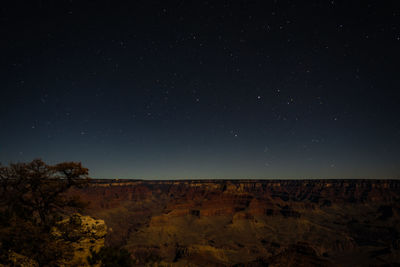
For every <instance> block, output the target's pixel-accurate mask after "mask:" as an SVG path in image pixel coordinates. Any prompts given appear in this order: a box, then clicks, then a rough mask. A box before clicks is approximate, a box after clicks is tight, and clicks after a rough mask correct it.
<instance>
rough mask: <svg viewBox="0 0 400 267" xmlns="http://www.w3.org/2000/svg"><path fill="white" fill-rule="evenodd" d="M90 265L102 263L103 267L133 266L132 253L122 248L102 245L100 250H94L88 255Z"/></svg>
mask: <svg viewBox="0 0 400 267" xmlns="http://www.w3.org/2000/svg"><path fill="white" fill-rule="evenodd" d="M88 262H89V264H90V265H95V264H97V263H101V266H102V267H114V266H119V267H130V266H133V261H132V259H131V255H130V253H129V252H128V251H127V250H125V249H121V248H116V247H102V248H101V249H100V251H99V252H95V251H92V255H91V256H90V257H88Z"/></svg>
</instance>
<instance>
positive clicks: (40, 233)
mask: <svg viewBox="0 0 400 267" xmlns="http://www.w3.org/2000/svg"><path fill="white" fill-rule="evenodd" d="M88 179H89V178H88V169H86V168H84V167H82V165H81V163H76V162H65V163H60V164H56V165H48V164H46V163H44V162H43V161H42V160H40V159H36V160H33V161H32V162H30V163H16V164H10V165H9V166H1V165H0V262H6V261H7V255H8V253H9V252H10V251H12V252H13V253H18V254H21V255H23V256H26V257H29V258H31V259H34V260H35V261H37V262H38V263H39V265H40V266H53V265H57V261H58V260H59V259H62V258H68V257H71V255H69V254H70V250H68V248H67V247H66V246H67V244H66V243H65V242H61V241H60V240H57V239H56V238H55V237H54V236H53V235H52V234H51V230H52V228H53V227H54V226H55V225H56V223H57V222H58V221H60V220H61V219H62V217H63V215H65V214H66V213H69V212H71V211H77V210H78V211H79V210H80V209H82V208H83V206H84V204H83V203H82V202H80V201H79V199H78V198H76V197H72V196H68V195H67V194H66V192H67V191H68V189H70V188H71V187H83V186H85V185H86V184H87V183H88Z"/></svg>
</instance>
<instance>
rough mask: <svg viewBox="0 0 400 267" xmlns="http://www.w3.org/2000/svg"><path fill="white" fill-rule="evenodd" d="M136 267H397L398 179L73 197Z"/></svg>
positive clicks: (103, 189) (118, 190) (148, 184)
mask: <svg viewBox="0 0 400 267" xmlns="http://www.w3.org/2000/svg"><path fill="white" fill-rule="evenodd" d="M69 194H72V195H78V196H80V198H81V199H82V200H83V201H85V202H87V203H88V207H87V209H86V210H85V215H89V216H91V217H94V218H96V219H101V220H104V221H105V224H106V225H107V227H108V234H107V236H106V244H107V245H108V246H115V247H121V248H124V249H126V250H128V251H129V252H130V253H131V255H132V258H133V260H134V262H135V264H136V265H137V266H397V265H398V264H400V201H399V200H400V181H399V180H159V181H149V180H124V179H93V180H92V181H91V183H90V184H89V186H87V187H85V188H82V189H72V190H71V191H70V192H69Z"/></svg>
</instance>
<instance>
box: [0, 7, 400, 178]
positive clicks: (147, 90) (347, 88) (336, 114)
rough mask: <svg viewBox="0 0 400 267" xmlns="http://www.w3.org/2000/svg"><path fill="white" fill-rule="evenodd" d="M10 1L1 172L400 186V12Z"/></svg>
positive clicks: (0, 23) (2, 63)
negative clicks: (34, 166) (55, 169)
mask: <svg viewBox="0 0 400 267" xmlns="http://www.w3.org/2000/svg"><path fill="white" fill-rule="evenodd" d="M7 2H8V3H6V4H5V3H2V6H1V10H0V36H1V42H0V47H1V60H0V75H1V79H0V99H1V105H0V129H1V131H0V161H1V162H2V164H5V165H7V164H8V163H10V162H26V161H30V160H32V159H34V158H42V159H43V160H45V161H46V162H49V163H58V162H62V161H81V162H82V163H83V165H84V166H86V167H88V168H89V170H90V176H91V177H96V178H138V179H171V178H177V179H195V178H225V179H227V178H233V179H236V178H266V179H269V178H271V179H272V178H278V179H281V178H291V179H298V178H399V177H400V91H399V89H400V66H399V62H400V2H399V1H335V0H332V1H322V0H321V1H314V0H310V1H308V0H307V1H279V0H278V1H205V2H200V1H130V4H127V2H128V1H121V2H120V3H117V1H72V0H71V1H50V0H49V1H7ZM118 2H119V1H118ZM122 2H123V3H122Z"/></svg>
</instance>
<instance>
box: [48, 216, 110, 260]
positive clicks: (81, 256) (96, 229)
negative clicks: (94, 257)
mask: <svg viewBox="0 0 400 267" xmlns="http://www.w3.org/2000/svg"><path fill="white" fill-rule="evenodd" d="M53 235H54V236H55V237H57V238H59V239H60V240H64V241H65V242H67V243H68V244H70V245H72V250H73V258H72V260H67V261H64V266H87V265H88V262H87V257H88V256H90V255H91V252H92V251H95V252H98V251H99V250H100V249H101V248H102V247H103V246H104V241H105V236H106V235H107V226H106V224H105V223H104V221H103V220H96V219H94V218H92V217H89V216H82V215H80V214H78V213H75V214H72V215H71V216H69V217H68V218H67V219H65V220H63V221H61V222H59V223H58V225H57V227H56V228H54V229H53ZM61 266H62V265H61Z"/></svg>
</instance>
